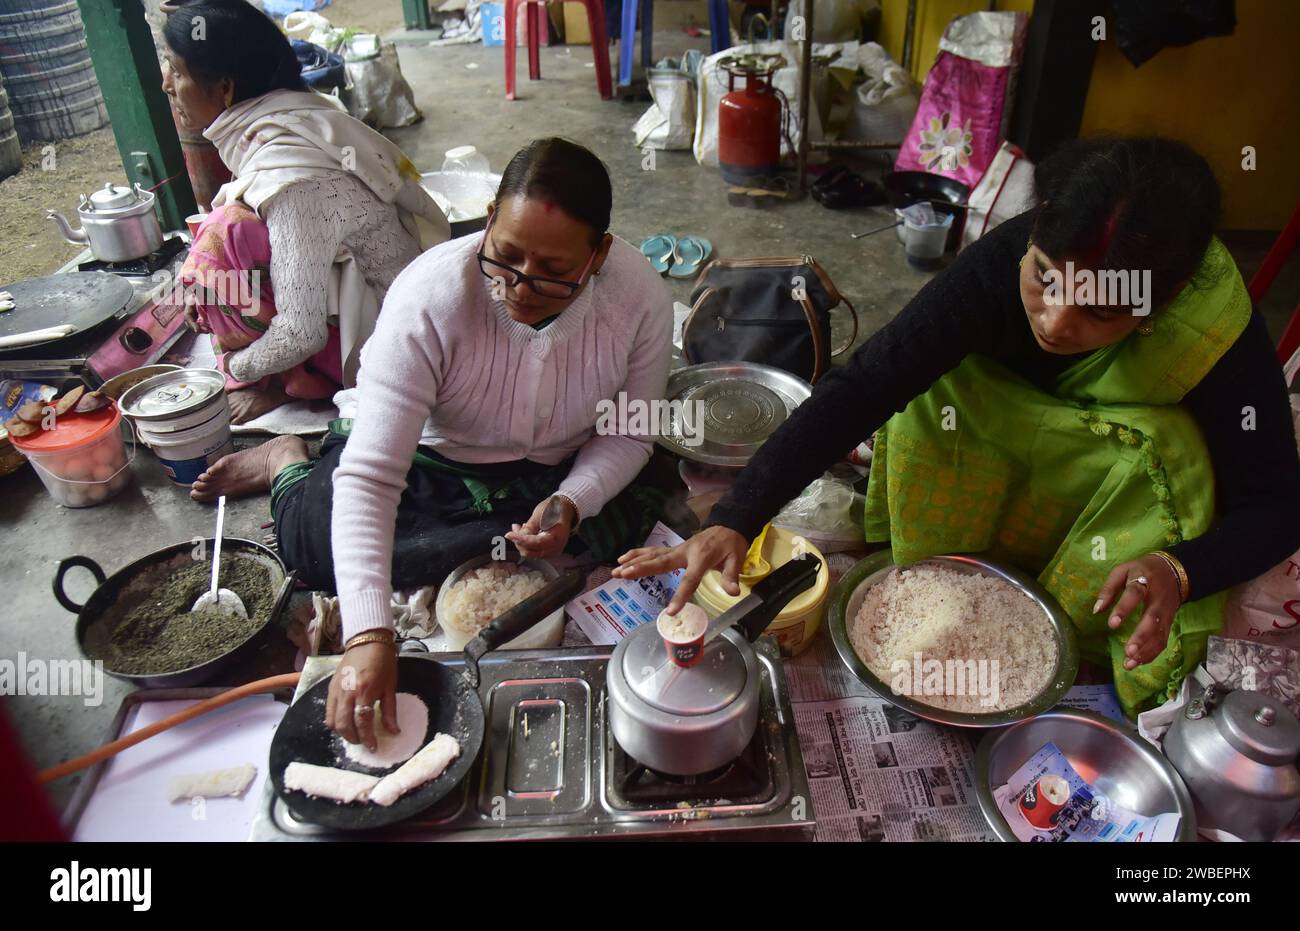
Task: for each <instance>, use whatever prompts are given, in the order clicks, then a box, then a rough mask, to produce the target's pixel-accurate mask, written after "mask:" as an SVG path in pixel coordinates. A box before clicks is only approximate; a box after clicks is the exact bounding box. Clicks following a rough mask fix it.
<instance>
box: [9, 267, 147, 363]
mask: <svg viewBox="0 0 1300 931" xmlns="http://www.w3.org/2000/svg"><path fill="white" fill-rule="evenodd" d="M0 291H8V292H9V293H10V294H12V295H13V297H14V304H15V305H16V306H15V307H14V309H13V310H11V311H8V312H7V313H2V314H0V336H17V335H19V334H20V333H31V332H34V331H36V330H44V329H45V328H47V327H52V326H61V325H63V324H65V323H66V324H69V325H71V326H74V327H76V330H75V332H74V333H72V334H70V335H72V336H75V335H76V334H77V333H80V332H82V331H83V330H89V329H91V328H93V327H96V326H98V325H99V324H101V323H103V322H104V321H105V320H107V319H108V318H109V317H112V316H114V315H116V314H117V313H119V312H120V311H121V310H122V309H123V308H124V307H126V305H127V304H128V303H129V302H130V301H131V298H132V297H134V295H135V289H134V288H132V287H131V283H130V282H129V281H127V280H126V279H125V278H122V277H119V276H118V275H112V274H109V273H108V272H65V273H64V274H61V275H49V276H47V277H45V278H31V279H28V280H27V281H16V282H14V283H13V284H6V285H0ZM60 338H61V339H66V338H67V337H60ZM47 342H54V340H43V341H42V342H40V343H31V344H30V345H28V346H16V347H13V348H11V349H7V350H4V351H5V352H16V351H18V350H19V349H29V348H31V346H37V345H44V344H45V343H47Z"/></svg>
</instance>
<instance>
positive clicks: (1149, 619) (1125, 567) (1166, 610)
mask: <svg viewBox="0 0 1300 931" xmlns="http://www.w3.org/2000/svg"><path fill="white" fill-rule="evenodd" d="M1142 580H1145V582H1146V584H1143V583H1142ZM1116 597H1118V598H1119V601H1118V603H1116V604H1115V607H1114V609H1113V610H1112V611H1111V612H1110V620H1109V621H1108V624H1109V626H1110V629H1111V630H1116V629H1118V628H1119V625H1120V624H1122V623H1124V618H1126V617H1128V615H1129V612H1130V611H1132V610H1133V609H1134V608H1136V607H1137V606H1138V605H1142V606H1143V611H1142V618H1141V620H1139V621H1138V626H1137V628H1136V629H1135V630H1134V631H1133V634H1132V636H1130V637H1129V638H1128V643H1127V644H1125V646H1124V653H1125V659H1124V668H1125V669H1136V668H1137V667H1138V666H1144V665H1146V664H1147V663H1149V662H1151V661H1152V660H1153V659H1155V658H1156V657H1157V656H1159V655H1160V651H1161V650H1163V649H1164V648H1165V645H1166V644H1167V643H1168V642H1169V631H1170V628H1171V627H1172V626H1173V623H1174V615H1175V614H1176V613H1177V612H1178V608H1179V606H1180V604H1181V603H1182V600H1181V597H1180V590H1179V586H1178V577H1177V576H1176V575H1175V574H1174V571H1173V569H1171V568H1170V567H1169V564H1168V563H1166V562H1165V561H1164V560H1163V559H1161V558H1160V557H1159V556H1143V557H1142V558H1141V559H1135V560H1133V561H1132V562H1126V563H1123V564H1122V565H1119V566H1116V567H1115V568H1114V569H1112V570H1111V572H1110V575H1109V576H1107V578H1106V584H1105V585H1103V586H1102V587H1101V591H1100V592H1099V593H1098V595H1097V603H1096V604H1095V605H1093V609H1092V613H1093V614H1098V613H1100V612H1101V611H1104V610H1106V609H1107V608H1108V607H1110V605H1111V604H1112V603H1113V602H1115V599H1116Z"/></svg>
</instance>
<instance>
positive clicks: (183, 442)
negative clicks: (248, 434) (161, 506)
mask: <svg viewBox="0 0 1300 931" xmlns="http://www.w3.org/2000/svg"><path fill="white" fill-rule="evenodd" d="M208 413H210V414H211V416H210V417H209V418H208V419H207V420H205V421H203V422H202V423H200V424H198V425H196V426H190V427H185V428H183V429H180V430H177V429H175V423H174V422H172V421H166V420H164V421H159V422H157V423H146V422H140V423H139V424H138V426H139V428H140V439H141V441H143V442H144V443H147V444H148V445H149V448H150V449H152V450H153V452H154V455H155V456H157V457H158V462H159V463H161V464H162V467H163V471H164V472H166V473H167V477H168V478H170V479H171V480H172V481H173V482H175V483H176V484H177V485H190V484H192V483H193V482H194V481H195V479H197V478H198V477H199V476H200V475H201V474H203V473H204V472H205V471H207V468H208V466H210V465H212V463H214V462H216V461H217V460H218V459H220V458H221V457H222V456H228V455H230V454H231V453H233V452H234V451H235V441H234V438H233V437H232V436H231V434H230V405H229V404H228V403H226V402H225V400H224V399H223V400H222V403H221V405H220V406H219V407H216V408H215V409H213V410H210V411H208Z"/></svg>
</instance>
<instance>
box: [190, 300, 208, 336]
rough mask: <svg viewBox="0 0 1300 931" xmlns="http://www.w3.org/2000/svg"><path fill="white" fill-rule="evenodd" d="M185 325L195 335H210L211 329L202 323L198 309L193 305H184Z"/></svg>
mask: <svg viewBox="0 0 1300 931" xmlns="http://www.w3.org/2000/svg"><path fill="white" fill-rule="evenodd" d="M185 325H186V326H187V327H189V328H190V329H191V330H193V331H194V332H195V333H211V332H212V328H211V327H209V326H208V325H207V323H205V322H204V320H203V317H202V316H201V315H200V314H199V309H198V308H197V307H195V306H194V305H193V304H187V305H185Z"/></svg>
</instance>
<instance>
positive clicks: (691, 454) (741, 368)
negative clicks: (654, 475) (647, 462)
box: [657, 362, 812, 469]
mask: <svg viewBox="0 0 1300 931" xmlns="http://www.w3.org/2000/svg"><path fill="white" fill-rule="evenodd" d="M666 393H667V395H668V401H669V403H670V404H671V405H672V410H671V413H670V416H669V418H668V424H667V427H666V429H665V430H663V431H661V432H660V434H659V436H658V437H657V442H658V443H659V445H660V446H662V447H663V448H664V449H666V450H668V451H669V452H671V453H673V454H675V455H678V456H681V457H682V458H683V459H687V460H689V461H691V462H700V463H704V464H705V465H711V466H721V467H723V468H732V469H739V468H743V467H744V465H745V463H747V462H749V460H750V458H751V457H752V456H753V455H754V453H755V452H757V451H758V448H759V447H760V446H762V445H763V442H764V441H765V440H766V439H767V438H768V437H769V436H771V435H772V434H773V433H774V432H775V431H776V429H777V427H779V426H781V424H783V423H785V421H786V419H787V418H789V416H790V413H791V412H792V411H793V410H794V409H795V408H796V407H798V406H799V405H800V404H802V403H803V402H804V401H806V400H808V396H809V395H810V394H812V386H811V385H809V384H808V383H807V382H806V381H804V380H803V379H802V378H799V377H798V376H797V375H791V374H790V373H789V372H786V371H784V370H782V369H778V368H773V367H772V366H770V365H758V364H757V363H754V362H705V363H702V364H700V365H692V366H688V367H686V368H681V369H677V370H676V371H674V372H673V373H672V374H670V375H669V376H668V391H667V392H666ZM681 403H685V404H687V405H690V407H689V411H690V413H688V414H686V416H685V418H683V409H682V407H681V406H680V405H681Z"/></svg>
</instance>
